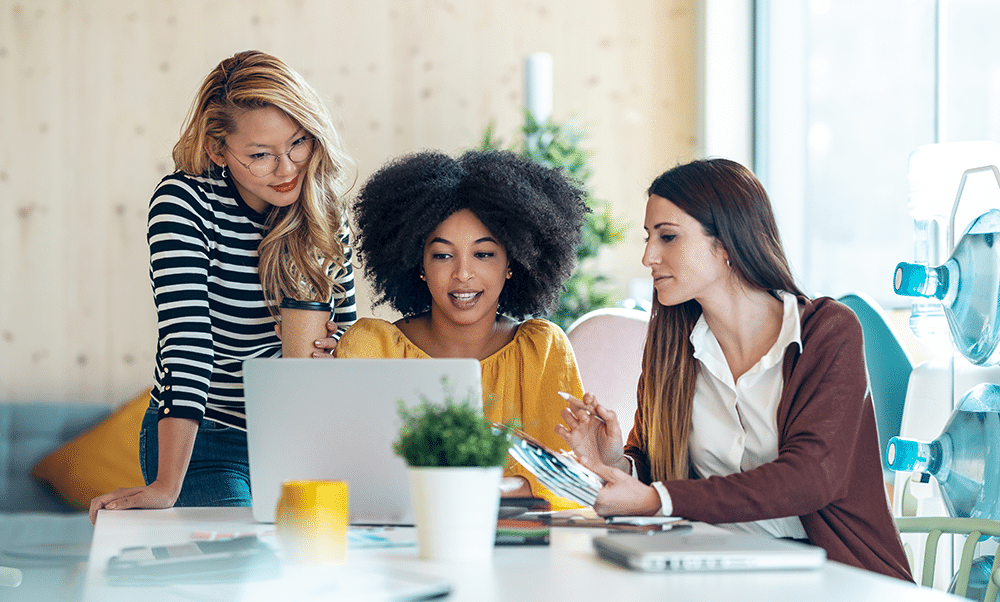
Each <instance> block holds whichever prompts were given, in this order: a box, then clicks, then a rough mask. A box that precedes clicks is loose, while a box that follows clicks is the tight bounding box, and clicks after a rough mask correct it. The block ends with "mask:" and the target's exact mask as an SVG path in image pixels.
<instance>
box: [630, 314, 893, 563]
mask: <svg viewBox="0 0 1000 602" xmlns="http://www.w3.org/2000/svg"><path fill="white" fill-rule="evenodd" d="M799 303H800V304H804V312H803V314H802V345H803V347H802V351H801V353H800V351H799V348H798V346H797V345H792V346H790V347H789V348H788V349H787V350H786V352H785V359H784V366H783V370H782V372H783V378H784V387H783V389H782V393H781V400H780V402H779V404H778V429H779V432H778V448H779V449H778V457H777V458H776V459H775V460H774V461H772V462H768V463H767V464H764V465H762V466H759V467H757V468H755V469H753V470H749V471H746V472H738V473H734V474H731V475H728V476H725V477H718V476H711V477H709V478H707V479H700V478H694V479H687V480H680V481H669V482H666V483H664V485H665V486H666V488H667V491H668V492H669V493H670V498H671V500H672V502H673V514H674V515H675V516H682V517H684V518H687V519H691V520H697V521H702V522H706V523H732V522H748V521H755V520H762V519H769V518H779V517H785V516H798V517H799V518H800V519H801V520H802V526H803V527H804V528H805V531H806V534H807V535H808V536H809V541H810V542H811V543H812V544H813V545H816V546H819V547H821V548H823V549H825V550H826V553H827V557H828V558H830V559H831V560H836V561H838V562H842V563H845V564H849V565H853V566H856V567H860V568H863V569H868V570H870V571H875V572H877V573H882V574H885V575H889V576H892V577H898V578H900V579H905V580H907V581H913V578H912V576H911V573H910V568H909V564H908V562H907V559H906V553H905V552H904V551H903V546H902V543H901V542H900V539H899V531H898V530H897V529H896V523H895V520H894V519H893V517H892V511H891V509H890V507H889V502H888V498H887V496H886V491H885V486H884V484H883V482H882V470H881V462H882V460H881V456H880V454H879V443H878V432H877V430H876V427H875V412H874V409H873V406H872V400H871V395H870V394H869V391H868V379H867V374H866V372H865V361H864V346H863V343H864V341H863V338H862V333H861V324H860V323H859V322H858V319H857V318H856V317H855V315H854V313H853V312H852V311H851V310H850V309H848V308H847V307H846V306H844V305H842V304H840V303H838V302H836V301H834V300H833V299H829V298H820V299H815V300H811V301H810V300H808V299H804V298H800V299H799ZM640 388H641V383H640ZM642 409H643V408H642V395H641V389H640V395H639V408H638V410H637V412H636V420H635V424H636V428H634V429H633V430H632V432H631V433H630V434H629V437H628V443H627V444H626V446H625V453H626V454H628V455H629V456H631V457H632V458H633V459H634V460H635V463H636V469H637V471H638V474H639V478H640V479H641V480H642V481H643V482H644V483H650V482H651V480H652V479H651V476H650V465H649V460H648V457H647V455H646V452H645V443H644V440H645V437H644V435H643V433H642V431H641V428H640V427H639V425H640V424H641V418H642Z"/></svg>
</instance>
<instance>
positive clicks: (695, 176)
mask: <svg viewBox="0 0 1000 602" xmlns="http://www.w3.org/2000/svg"><path fill="white" fill-rule="evenodd" d="M647 194H648V195H656V196H659V197H662V198H665V199H667V200H669V201H670V202H671V203H673V204H674V205H676V206H677V207H678V208H680V209H681V210H682V211H684V212H685V213H687V214H688V215H690V216H691V217H693V218H694V219H696V220H697V221H698V223H700V224H701V227H702V229H703V231H704V232H705V234H706V235H707V236H711V237H714V238H715V239H716V240H717V241H718V243H719V244H720V245H721V246H722V247H723V248H724V250H725V251H727V253H728V257H729V261H730V264H731V267H732V269H733V271H734V272H735V273H736V275H737V276H738V277H739V278H741V279H742V280H743V281H744V282H746V283H747V284H748V285H749V286H752V287H754V288H758V289H761V290H766V291H787V292H790V293H793V294H796V295H803V293H802V291H801V290H799V287H798V286H797V285H796V284H795V280H794V278H793V277H792V273H791V270H790V269H789V267H788V260H787V259H786V258H785V253H784V251H783V250H782V247H781V238H780V236H779V235H778V226H777V224H776V222H775V219H774V213H773V211H772V209H771V202H770V201H769V200H768V197H767V192H766V191H765V190H764V187H763V186H762V185H761V183H760V181H758V180H757V178H756V176H754V175H753V173H752V172H751V171H750V170H749V169H747V168H746V167H743V166H742V165H740V164H739V163H736V162H735V161H730V160H728V159H704V160H700V161H694V162H692V163H687V164H685V165H679V166H677V167H674V168H673V169H671V170H669V171H667V172H665V173H663V174H662V175H660V176H659V177H658V178H656V179H655V180H653V183H652V184H651V185H650V187H649V190H648V191H647ZM652 305H653V307H652V313H651V315H650V321H649V330H648V332H647V335H646V346H645V349H644V350H643V354H642V397H641V399H640V400H639V403H640V404H641V405H642V407H643V412H642V424H640V425H638V426H639V429H640V433H642V435H643V438H644V440H645V445H646V452H647V454H648V456H649V459H650V464H651V469H652V476H653V480H656V481H664V480H673V479H683V478H687V476H688V470H689V466H688V442H689V439H690V435H691V411H692V406H693V402H694V390H695V381H696V379H697V376H698V370H697V362H696V360H695V359H694V348H693V346H692V345H691V341H690V335H691V331H692V330H693V329H694V325H695V323H697V321H698V318H699V317H700V316H701V306H700V305H699V304H698V302H697V301H694V300H691V301H687V302H685V303H681V304H679V305H674V306H664V305H661V304H660V302H659V301H658V300H657V299H656V296H655V295H654V297H653V304H652Z"/></svg>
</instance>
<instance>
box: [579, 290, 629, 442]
mask: <svg viewBox="0 0 1000 602" xmlns="http://www.w3.org/2000/svg"><path fill="white" fill-rule="evenodd" d="M648 324H649V312H645V311H641V310H638V309H623V308H618V307H607V308H603V309H596V310H594V311H591V312H588V313H586V314H584V315H583V316H581V317H580V318H578V319H577V320H576V321H575V322H573V324H571V325H570V327H569V328H568V329H567V330H566V336H567V337H569V342H570V344H571V345H572V346H573V353H574V354H575V355H576V365H577V366H578V367H579V368H580V377H581V378H582V379H583V388H584V390H586V391H588V392H590V393H593V394H594V395H596V396H597V400H598V402H600V403H601V405H603V406H605V407H607V408H610V409H611V410H614V412H615V414H617V415H618V422H619V424H621V427H622V437H623V438H625V439H627V438H628V434H629V432H630V431H631V430H632V423H633V421H634V420H635V408H636V397H635V394H636V386H638V384H639V375H640V374H641V373H642V347H643V345H644V344H645V341H646V327H647V325H648Z"/></svg>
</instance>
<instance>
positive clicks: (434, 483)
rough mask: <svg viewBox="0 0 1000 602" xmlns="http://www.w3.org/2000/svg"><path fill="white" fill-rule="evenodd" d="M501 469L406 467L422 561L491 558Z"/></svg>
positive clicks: (479, 560) (476, 560)
mask: <svg viewBox="0 0 1000 602" xmlns="http://www.w3.org/2000/svg"><path fill="white" fill-rule="evenodd" d="M500 476H501V468H500V467H499V466H497V467H491V468H467V467H425V468H413V467H411V468H410V469H409V477H410V496H411V497H412V500H413V511H414V515H415V517H416V523H417V543H418V544H419V545H420V558H421V559H423V560H444V561H461V562H482V561H488V560H489V559H491V558H492V557H493V542H494V541H495V539H496V530H497V512H498V511H499V507H500Z"/></svg>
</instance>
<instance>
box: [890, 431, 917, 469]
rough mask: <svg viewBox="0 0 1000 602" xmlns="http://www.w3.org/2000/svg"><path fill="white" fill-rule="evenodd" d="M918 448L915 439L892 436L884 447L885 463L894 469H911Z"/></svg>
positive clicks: (915, 461)
mask: <svg viewBox="0 0 1000 602" xmlns="http://www.w3.org/2000/svg"><path fill="white" fill-rule="evenodd" d="M919 449H920V448H919V445H918V444H917V442H916V441H910V440H907V439H900V438H899V437H893V438H892V439H889V444H888V445H887V446H886V448H885V463H886V465H888V466H889V468H890V469H892V470H895V471H906V470H913V467H914V465H915V464H916V463H917V454H918V453H919Z"/></svg>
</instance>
